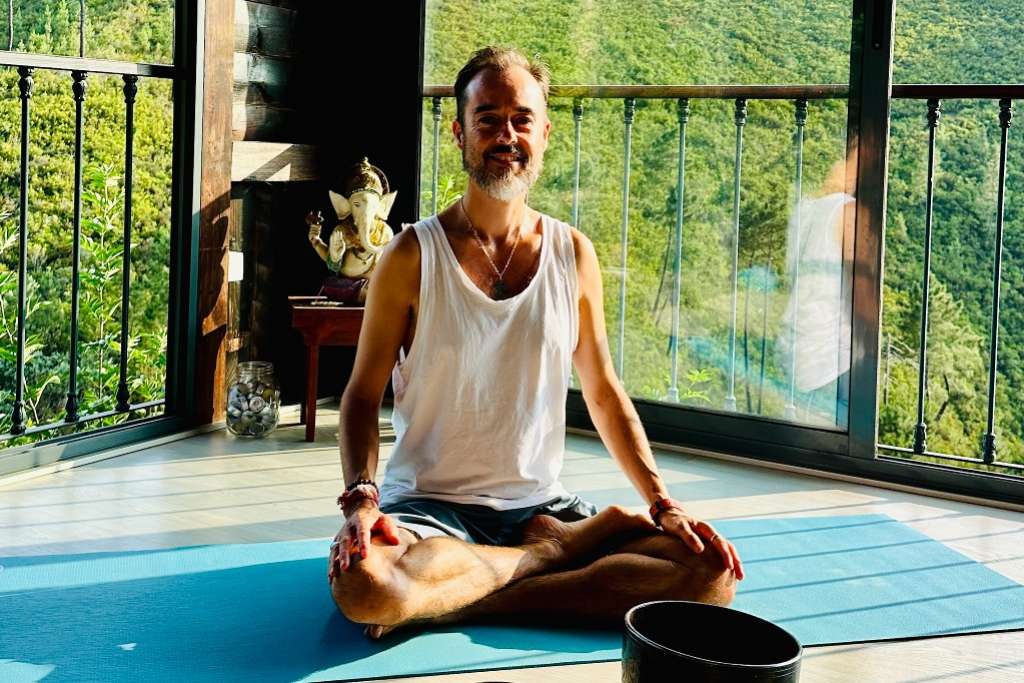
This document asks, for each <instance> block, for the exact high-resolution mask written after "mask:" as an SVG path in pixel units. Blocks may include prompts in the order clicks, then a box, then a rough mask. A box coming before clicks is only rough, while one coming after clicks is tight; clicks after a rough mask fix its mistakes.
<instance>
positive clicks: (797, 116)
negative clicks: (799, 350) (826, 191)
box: [784, 98, 807, 420]
mask: <svg viewBox="0 0 1024 683" xmlns="http://www.w3.org/2000/svg"><path fill="white" fill-rule="evenodd" d="M794 104H795V107H794V109H793V118H794V121H795V123H796V141H795V142H794V145H795V146H796V180H795V182H794V190H793V195H794V201H793V221H794V225H795V226H796V230H794V231H793V232H794V240H795V243H794V244H793V245H792V248H793V254H794V255H795V257H794V259H793V280H792V282H793V284H792V285H791V292H792V293H791V294H790V296H791V298H792V300H793V305H792V308H791V310H792V311H793V315H792V317H791V318H790V321H789V398H788V399H787V401H786V408H785V412H784V415H785V417H786V419H787V420H795V419H796V345H797V336H796V316H797V311H798V310H799V308H800V306H799V304H800V248H801V247H800V231H801V230H802V229H803V227H802V226H801V221H802V218H803V215H802V211H803V199H804V198H803V192H804V126H805V125H806V124H807V100H806V99H805V98H800V99H798V100H796V102H795V103H794Z"/></svg>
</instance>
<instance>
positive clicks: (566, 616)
mask: <svg viewBox="0 0 1024 683" xmlns="http://www.w3.org/2000/svg"><path fill="white" fill-rule="evenodd" d="M735 592H736V577H735V574H733V573H732V572H731V571H730V570H728V569H726V568H725V564H724V562H723V561H722V559H721V557H720V556H719V555H718V554H717V553H716V552H714V550H713V549H710V548H709V549H705V551H704V552H703V553H702V554H700V555H697V554H695V553H694V552H693V551H692V550H690V549H689V548H688V547H686V545H685V544H684V543H683V542H682V541H681V540H679V539H677V538H674V537H671V536H668V535H667V534H665V533H663V532H660V531H659V532H656V533H655V534H652V535H649V536H646V537H644V538H639V539H635V540H633V541H630V542H627V543H625V544H622V545H620V546H618V547H617V548H615V549H613V550H612V551H611V553H610V554H607V555H605V556H603V557H601V558H599V559H597V560H595V561H594V562H592V563H590V564H588V565H586V566H584V567H581V568H577V569H572V570H569V571H561V572H552V573H547V574H540V575H535V576H532V577H527V578H523V579H522V580H520V581H517V582H516V583H514V584H512V585H509V586H507V587H506V588H504V589H501V590H498V591H496V592H494V593H492V594H490V595H488V596H486V597H484V598H482V599H480V600H478V601H477V602H475V603H472V604H470V605H467V606H466V607H463V608H462V609H459V610H455V611H453V612H449V613H447V614H443V615H439V616H437V617H434V618H431V619H422V620H416V621H424V622H429V623H432V624H451V623H463V622H471V621H486V620H491V619H495V618H501V619H505V620H508V619H521V618H525V619H527V620H531V619H532V620H537V619H543V620H544V621H545V622H546V623H550V622H551V621H552V620H554V621H557V623H559V624H563V625H569V624H573V623H585V624H587V625H590V626H594V625H602V624H604V625H611V626H614V625H618V624H621V623H622V618H623V616H624V615H625V613H626V612H627V611H628V610H629V609H630V608H631V607H633V606H634V605H638V604H640V603H643V602H648V601H650V600H693V601H697V602H705V603H711V604H718V605H728V604H729V603H730V602H732V599H733V596H734V595H735ZM394 628H395V627H394V626H383V627H382V626H370V627H369V628H368V629H367V635H369V636H371V637H374V638H379V637H381V636H383V635H386V634H387V633H389V632H390V631H392V630H394Z"/></svg>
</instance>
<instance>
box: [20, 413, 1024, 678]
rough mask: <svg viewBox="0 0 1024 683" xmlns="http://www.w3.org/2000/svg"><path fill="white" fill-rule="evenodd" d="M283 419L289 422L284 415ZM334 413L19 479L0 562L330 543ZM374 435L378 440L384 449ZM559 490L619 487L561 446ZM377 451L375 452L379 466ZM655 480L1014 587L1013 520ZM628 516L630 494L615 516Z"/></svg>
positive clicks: (992, 658)
mask: <svg viewBox="0 0 1024 683" xmlns="http://www.w3.org/2000/svg"><path fill="white" fill-rule="evenodd" d="M292 419H293V420H294V416H292ZM336 423H337V414H336V413H335V412H333V411H331V410H328V409H323V408H322V409H321V410H320V413H319V418H318V425H319V426H318V429H317V436H318V438H317V442H316V443H313V444H307V443H305V442H304V441H303V440H302V428H301V427H298V426H290V427H283V428H279V429H278V430H277V431H276V432H275V433H274V434H272V435H271V436H270V437H269V438H267V439H264V440H261V441H243V440H238V439H234V438H232V437H231V436H230V435H227V434H226V433H225V432H223V431H217V432H212V433H209V434H204V435H200V436H194V437H191V438H188V439H183V440H180V441H175V442H172V443H168V444H164V445H161V446H156V447H152V448H148V449H144V450H141V451H137V452H133V453H129V454H127V455H121V456H119V457H116V458H111V459H107V460H102V461H98V462H93V463H91V464H88V465H84V466H81V467H75V468H72V469H68V470H65V471H61V472H57V473H53V474H47V475H44V476H39V477H33V478H28V479H24V478H23V479H20V480H15V479H12V478H8V479H6V480H0V529H2V530H3V531H2V533H0V556H11V555H51V554H57V553H80V552H97V551H106V550H141V549H149V548H162V547H174V546H182V545H193V544H205V543H249V542H264V541H278V540H287V539H300V538H310V537H320V536H330V535H333V534H334V533H335V532H336V531H337V529H338V527H339V524H340V519H339V516H338V513H337V509H336V508H335V505H334V498H335V496H337V494H338V490H339V486H340V480H341V469H340V465H339V461H338V450H337V446H336V431H337V427H336ZM386 438H387V435H386V433H385V434H384V439H385V440H386ZM568 446H569V454H568V460H567V463H566V470H565V476H564V479H565V483H566V486H567V487H569V488H570V489H571V490H573V491H576V492H579V493H580V494H581V495H583V496H584V497H586V493H587V491H595V492H596V491H601V490H607V489H610V488H619V487H622V486H623V481H624V478H623V475H621V473H619V472H618V471H617V470H616V468H615V465H614V463H613V462H612V461H611V460H610V459H609V457H608V455H607V454H606V452H605V451H604V449H603V447H602V446H601V444H600V442H599V441H598V440H597V439H595V438H591V437H583V436H574V435H570V437H569V439H568ZM387 452H388V447H387V446H384V447H383V448H382V458H386V456H387ZM658 462H659V465H660V467H661V469H662V471H663V473H664V476H665V477H666V479H668V480H669V481H670V482H672V483H676V482H686V483H687V486H686V489H687V490H690V491H692V492H693V497H692V498H691V499H690V500H688V501H686V502H687V504H688V507H689V509H690V510H691V511H692V512H693V513H694V514H696V515H698V516H703V517H705V518H707V519H709V520H715V519H727V518H739V517H757V516H772V517H780V516H819V515H854V514H865V513H883V514H886V515H889V516H891V517H893V518H895V519H898V520H900V521H902V522H903V523H905V524H907V525H909V526H911V527H913V528H915V529H917V530H918V531H920V532H922V533H924V534H927V535H928V536H931V537H932V538H935V539H936V540H939V541H941V542H943V543H945V544H946V545H948V546H949V547H951V548H953V549H955V550H957V551H959V552H961V553H963V554H965V555H967V556H968V557H971V558H973V559H975V560H977V561H978V562H982V563H984V564H985V565H987V566H988V567H989V568H991V569H992V570H994V571H997V572H1000V573H1002V574H1004V575H1005V576H1007V577H1009V578H1011V579H1013V580H1014V581H1017V582H1020V583H1024V514H1022V513H1019V512H1010V511H1005V510H999V509H995V508H990V507H983V506H977V505H971V504H967V503H960V502H953V501H948V500H942V499H939V498H932V497H926V496H920V495H915V494H911V493H902V492H896V491H891V490H887V489H882V488H876V487H871V486H862V485H858V484H850V483H844V482H839V481H835V480H830V479H825V478H820V477H813V476H805V475H800V474H792V473H787V472H779V471H775V470H770V469H766V468H761V467H754V466H751V465H747V464H739V463H734V462H727V461H723V460H718V459H714V458H710V457H706V456H700V455H683V454H679V453H671V452H662V451H659V452H658ZM620 502H622V503H624V504H627V505H639V504H640V502H641V501H640V498H639V497H638V496H636V495H635V494H628V495H625V496H624V497H623V499H622V500H621V501H620ZM393 680H402V681H409V682H410V683H411V682H412V681H416V682H417V683H430V682H434V683H439V682H441V681H444V682H446V683H454V682H456V681H458V682H469V681H473V682H483V681H489V682H492V683H493V682H496V681H502V682H509V683H512V682H516V683H518V682H523V683H526V682H529V683H544V682H546V681H574V682H579V681H587V682H589V681H593V682H594V683H603V682H608V683H611V682H612V681H619V680H621V673H620V670H619V665H618V664H617V663H609V664H585V665H575V666H558V667H543V668H532V669H522V670H511V671H510V670H505V671H497V672H493V673H489V674H448V675H441V676H428V677H416V678H409V679H393ZM801 680H803V681H805V682H812V683H813V682H817V681H885V682H905V683H910V682H915V683H917V682H924V681H943V682H946V681H993V682H999V683H1005V682H1008V681H1024V632H1012V633H999V634H988V635H977V636H957V637H944V638H933V639H927V640H917V641H910V642H904V643H887V644H877V645H852V646H836V647H818V648H808V649H807V650H806V651H805V655H804V664H803V675H802V679H801Z"/></svg>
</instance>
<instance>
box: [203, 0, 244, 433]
mask: <svg viewBox="0 0 1024 683" xmlns="http://www.w3.org/2000/svg"><path fill="white" fill-rule="evenodd" d="M234 24H235V0H206V26H205V29H204V32H205V42H206V48H205V62H204V65H203V78H204V87H203V138H202V164H203V167H202V168H203V172H202V180H201V184H200V190H199V196H200V202H201V208H200V221H199V315H198V319H199V330H198V343H197V350H196V356H197V357H196V373H197V376H196V385H195V392H196V394H195V402H196V415H197V417H198V418H199V420H200V422H201V423H208V422H216V421H218V420H221V419H223V417H224V397H225V393H224V390H225V382H226V378H225V376H224V374H225V363H226V351H227V348H226V347H227V338H226V337H227V322H228V321H227V307H228V306H227V303H228V277H227V275H228V272H227V271H228V223H229V221H230V214H231V145H232V138H231V116H232V112H231V104H232V83H233V81H234V49H233V47H234V46H233V44H232V41H231V40H225V36H230V35H232V31H233V29H234Z"/></svg>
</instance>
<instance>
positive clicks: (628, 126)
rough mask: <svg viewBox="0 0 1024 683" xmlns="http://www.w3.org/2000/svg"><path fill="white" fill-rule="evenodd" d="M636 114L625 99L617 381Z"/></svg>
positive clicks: (623, 343)
mask: <svg viewBox="0 0 1024 683" xmlns="http://www.w3.org/2000/svg"><path fill="white" fill-rule="evenodd" d="M635 112H636V100H635V99H633V98H632V97H627V98H626V99H625V101H624V106H623V110H622V123H623V124H624V127H625V130H624V137H625V150H624V157H625V158H624V160H623V163H622V240H621V243H620V244H621V247H620V254H621V260H620V263H621V266H622V273H621V276H620V278H619V346H618V348H617V349H616V354H617V356H618V357H617V358H616V362H615V369H616V370H617V371H618V373H619V379H620V380H624V379H625V372H624V370H625V357H626V349H625V346H626V258H627V256H628V255H629V252H628V249H629V161H630V157H631V156H632V153H633V114H634V113H635Z"/></svg>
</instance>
